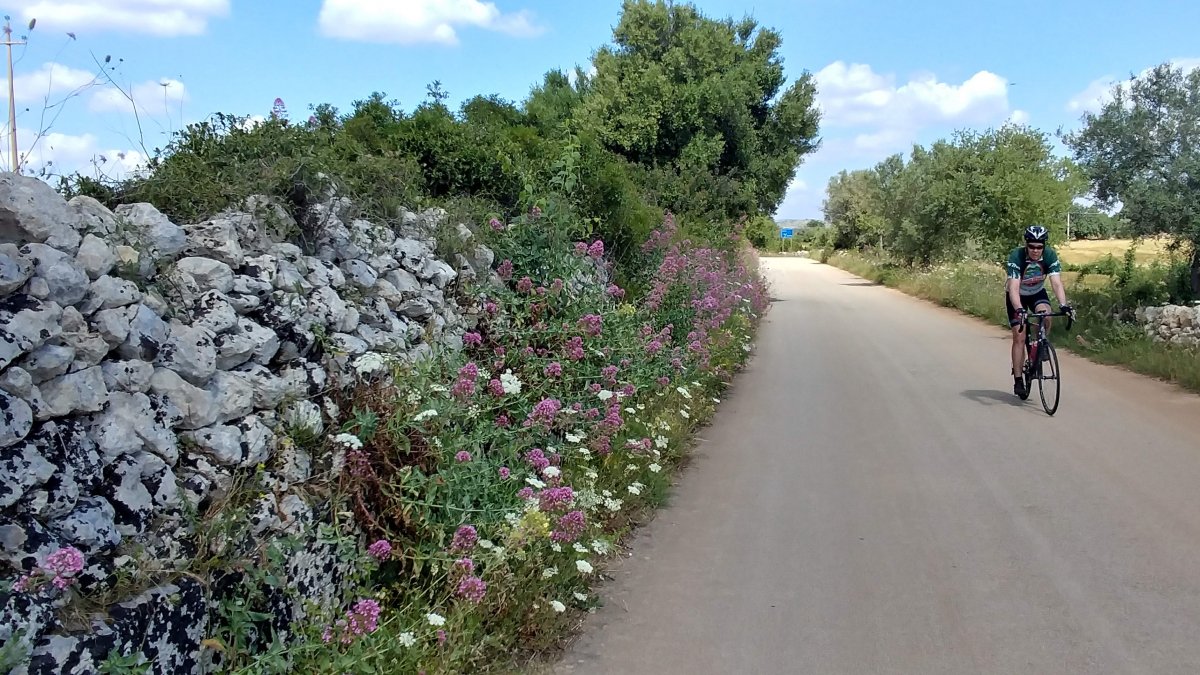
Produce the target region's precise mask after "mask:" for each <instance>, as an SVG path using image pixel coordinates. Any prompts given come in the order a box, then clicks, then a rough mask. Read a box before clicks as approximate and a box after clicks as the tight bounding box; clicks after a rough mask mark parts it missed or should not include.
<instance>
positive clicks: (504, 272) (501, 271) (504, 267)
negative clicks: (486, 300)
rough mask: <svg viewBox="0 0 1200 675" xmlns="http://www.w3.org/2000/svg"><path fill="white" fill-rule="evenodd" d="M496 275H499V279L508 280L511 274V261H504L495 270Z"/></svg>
mask: <svg viewBox="0 0 1200 675" xmlns="http://www.w3.org/2000/svg"><path fill="white" fill-rule="evenodd" d="M496 274H498V275H500V278H501V279H509V278H511V277H512V274H513V264H512V261H511V260H505V261H504V262H502V263H500V266H499V267H497V268H496Z"/></svg>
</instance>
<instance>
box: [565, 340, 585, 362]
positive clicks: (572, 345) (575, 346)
mask: <svg viewBox="0 0 1200 675" xmlns="http://www.w3.org/2000/svg"><path fill="white" fill-rule="evenodd" d="M584 356H585V354H584V351H583V338H581V337H579V336H578V335H576V336H575V337H573V338H571V339H570V340H567V358H568V359H571V360H572V361H582V360H583V357H584Z"/></svg>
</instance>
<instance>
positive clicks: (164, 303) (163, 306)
mask: <svg viewBox="0 0 1200 675" xmlns="http://www.w3.org/2000/svg"><path fill="white" fill-rule="evenodd" d="M180 276H181V277H184V278H187V279H188V280H189V282H190V283H191V286H189V287H188V289H187V290H189V291H190V290H192V289H193V288H194V289H195V293H194V294H190V295H188V297H187V299H186V300H181V301H180V302H179V304H178V305H175V306H176V307H186V306H188V305H190V304H192V303H193V302H195V300H194V299H193V298H195V297H196V296H198V295H199V294H200V290H199V289H200V287H199V286H197V285H195V284H196V282H195V281H191V277H188V276H187V275H186V274H182V275H180ZM169 277H170V275H168V278H169ZM181 295H182V294H181ZM142 304H143V305H145V306H146V307H149V308H150V311H151V312H154V313H155V314H156V315H158V316H159V317H164V316H168V315H170V314H172V313H173V306H172V304H171V301H170V300H168V299H167V296H164V295H163V294H162V293H161V292H159V291H158V290H157V289H154V288H148V289H146V293H145V294H144V295H143V296H142Z"/></svg>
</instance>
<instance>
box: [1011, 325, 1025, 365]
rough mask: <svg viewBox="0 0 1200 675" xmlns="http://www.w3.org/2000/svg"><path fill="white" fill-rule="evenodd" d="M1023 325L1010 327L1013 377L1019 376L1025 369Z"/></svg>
mask: <svg viewBox="0 0 1200 675" xmlns="http://www.w3.org/2000/svg"><path fill="white" fill-rule="evenodd" d="M1022 328H1024V326H1023V325H1021V324H1017V325H1016V326H1013V327H1012V366H1013V377H1021V373H1022V371H1023V370H1024V369H1025V331H1023V330H1022Z"/></svg>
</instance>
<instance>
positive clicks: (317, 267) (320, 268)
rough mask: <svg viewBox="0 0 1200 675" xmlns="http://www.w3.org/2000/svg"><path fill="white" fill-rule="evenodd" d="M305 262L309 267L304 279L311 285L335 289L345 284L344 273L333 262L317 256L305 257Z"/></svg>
mask: <svg viewBox="0 0 1200 675" xmlns="http://www.w3.org/2000/svg"><path fill="white" fill-rule="evenodd" d="M305 262H306V263H307V264H308V269H309V271H308V276H307V277H306V279H308V283H310V284H312V285H313V286H317V287H321V286H329V287H331V288H335V289H337V288H341V287H343V286H345V285H346V275H345V274H343V273H342V270H341V268H339V267H338V266H336V265H334V264H333V263H331V262H326V261H324V260H321V259H319V258H306V259H305Z"/></svg>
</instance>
